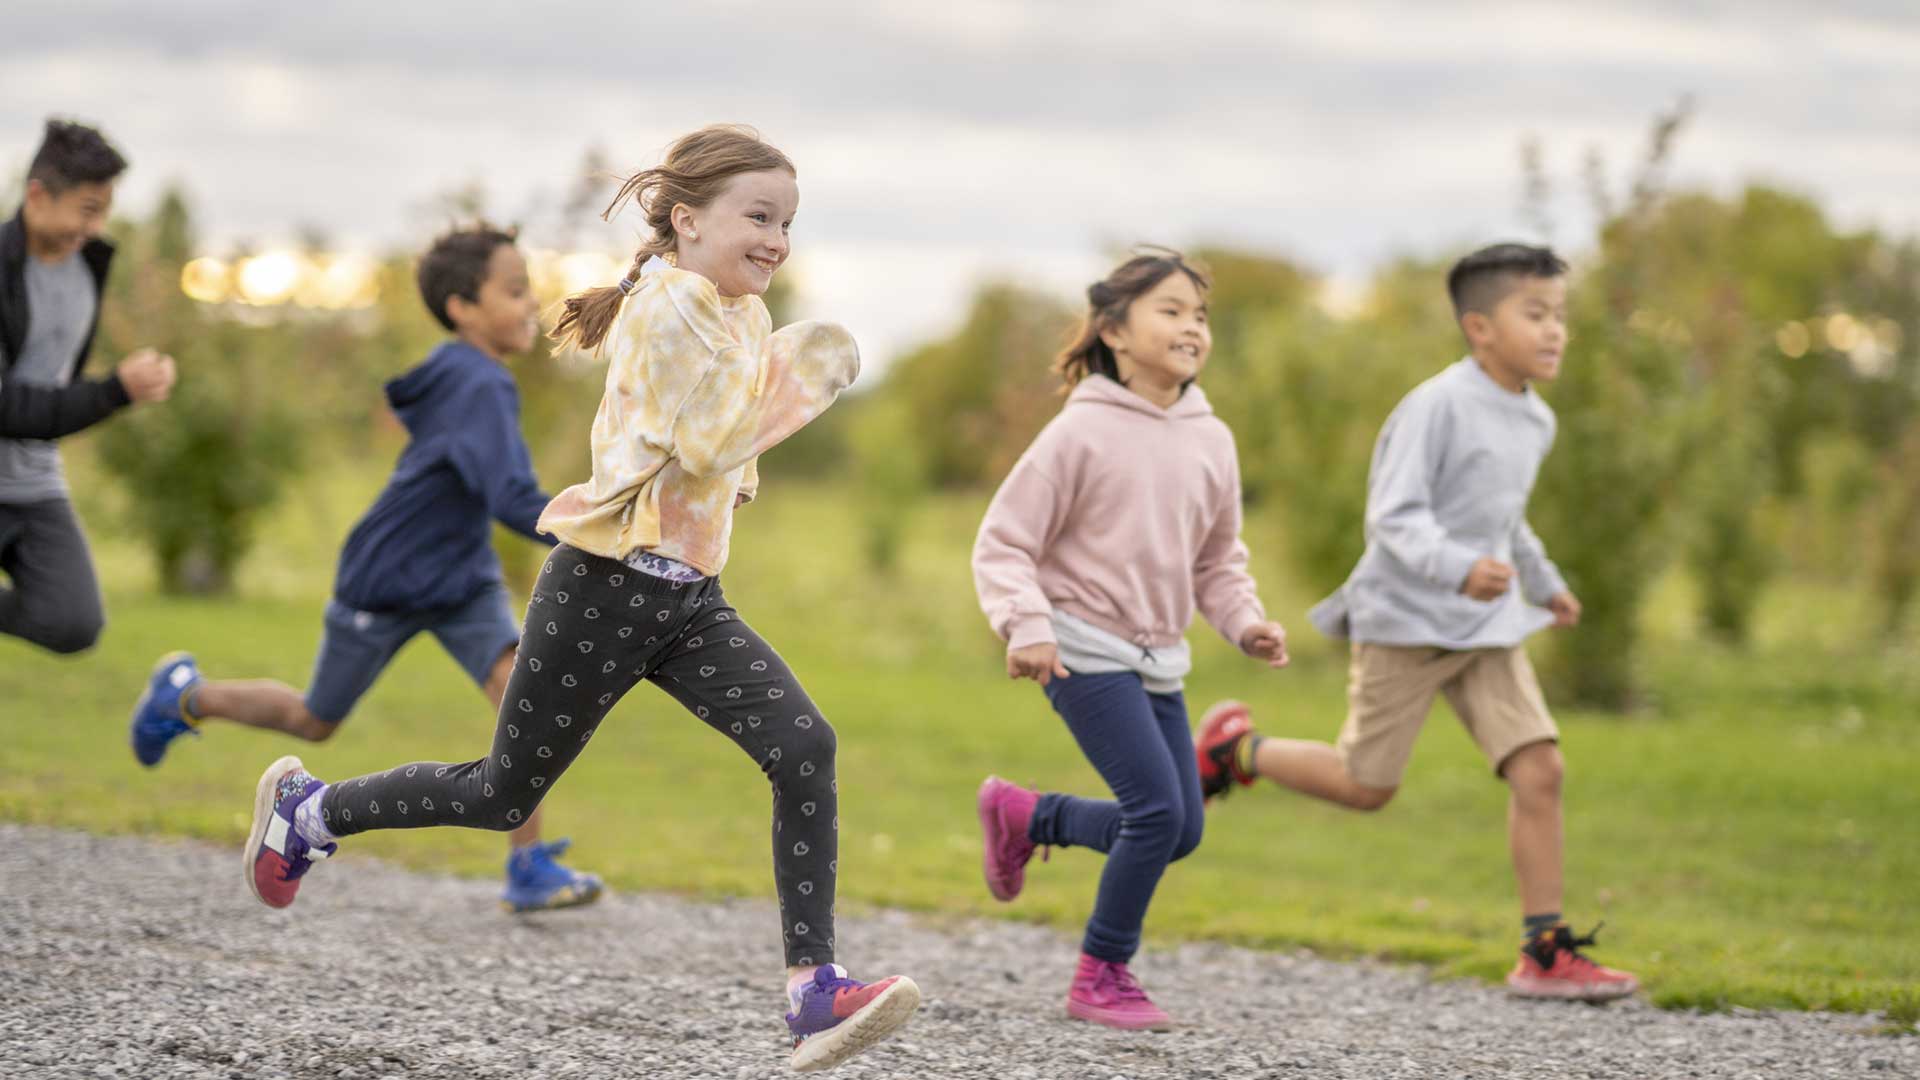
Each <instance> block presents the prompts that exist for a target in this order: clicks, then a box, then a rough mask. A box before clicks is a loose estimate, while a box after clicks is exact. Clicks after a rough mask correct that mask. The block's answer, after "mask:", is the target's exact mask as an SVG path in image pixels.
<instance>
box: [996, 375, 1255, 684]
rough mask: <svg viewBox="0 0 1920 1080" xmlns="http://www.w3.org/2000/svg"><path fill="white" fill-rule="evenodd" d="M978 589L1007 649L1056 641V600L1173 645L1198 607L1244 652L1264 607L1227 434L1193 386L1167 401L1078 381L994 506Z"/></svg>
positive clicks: (1105, 383) (1096, 621)
mask: <svg viewBox="0 0 1920 1080" xmlns="http://www.w3.org/2000/svg"><path fill="white" fill-rule="evenodd" d="M973 584H974V589H975V591H976V592H978V593H979V595H980V607H981V610H983V611H985V612H986V615H987V621H988V622H990V623H991V624H992V625H993V629H994V632H995V633H997V634H999V635H1000V636H1001V637H1003V638H1005V639H1006V640H1007V647H1008V648H1009V649H1017V648H1021V647H1022V646H1026V645H1033V644H1037V643H1040V642H1050V641H1052V640H1054V636H1053V624H1052V618H1051V616H1052V612H1053V609H1055V608H1059V609H1060V610H1062V611H1064V612H1066V613H1067V614H1069V615H1074V616H1076V617H1078V618H1081V619H1084V620H1086V621H1087V622H1090V623H1092V624H1093V625H1095V626H1097V627H1100V628H1101V629H1103V630H1106V631H1108V632H1110V633H1114V634H1118V635H1120V636H1121V637H1124V638H1126V639H1127V640H1129V641H1132V642H1133V643H1134V644H1136V645H1140V646H1142V647H1146V648H1155V647H1165V646H1168V645H1172V644H1173V643H1174V642H1176V641H1179V640H1180V639H1181V638H1182V637H1184V636H1185V635H1186V631H1187V626H1188V624H1189V623H1191V622H1192V621H1193V609H1194V606H1195V605H1196V604H1198V606H1199V608H1200V613H1201V614H1202V615H1204V616H1206V619H1207V621H1208V622H1210V623H1212V624H1213V626H1214V628H1215V629H1217V630H1219V631H1220V633H1221V634H1222V635H1223V636H1225V637H1226V639H1227V640H1228V641H1229V642H1231V643H1233V644H1234V645H1235V646H1236V647H1238V646H1239V644H1240V636H1241V635H1242V634H1243V633H1245V632H1246V629H1247V627H1249V626H1251V625H1253V624H1254V623H1256V622H1259V621H1260V620H1262V619H1264V618H1266V613H1265V611H1264V610H1263V609H1262V608H1261V606H1260V599H1259V597H1258V596H1257V595H1256V594H1255V590H1254V583H1253V578H1252V577H1251V576H1249V575H1248V574H1247V546H1246V545H1245V544H1244V543H1242V542H1241V541H1240V460H1239V457H1238V455H1236V454H1235V452H1234V448H1233V432H1231V431H1229V430H1228V429H1227V425H1226V424H1225V423H1223V422H1221V420H1220V418H1219V417H1216V416H1214V415H1213V407H1212V406H1211V405H1209V404H1207V397H1206V395H1205V394H1203V393H1201V392H1200V388H1199V387H1198V386H1190V387H1188V388H1187V391H1186V393H1184V394H1182V395H1180V399H1179V400H1178V401H1176V402H1174V403H1173V407H1172V408H1170V409H1162V408H1160V407H1159V406H1156V405H1154V404H1153V403H1151V402H1149V401H1147V400H1146V399H1145V398H1142V397H1141V396H1139V395H1138V394H1135V393H1134V392H1132V391H1131V390H1128V389H1127V388H1126V387H1123V386H1121V385H1120V384H1119V383H1116V382H1114V381H1113V380H1111V379H1108V378H1106V377H1105V376H1100V375H1095V376H1090V377H1088V378H1086V379H1083V380H1081V382H1080V384H1079V385H1078V386H1076V387H1074V388H1073V393H1072V394H1071V395H1069V396H1068V398H1067V404H1066V406H1065V407H1064V408H1062V409H1061V410H1060V415H1058V416H1056V417H1054V418H1053V421H1052V422H1051V423H1049V424H1048V425H1047V426H1046V428H1045V429H1044V430H1042V431H1041V432H1040V435H1039V437H1038V438H1036V439H1034V440H1033V445H1032V446H1029V447H1028V448H1027V452H1026V453H1025V454H1023V455H1021V457H1020V460H1019V461H1018V462H1016V463H1015V464H1014V466H1013V471H1012V472H1010V473H1008V474H1007V479H1006V481H1005V482H1004V483H1002V484H1001V485H1000V490H999V491H998V492H997V493H995V495H994V497H993V503H992V505H990V506H989V507H988V508H987V516H986V520H984V521H982V522H981V523H980V534H979V536H978V537H977V538H975V540H974V543H973Z"/></svg>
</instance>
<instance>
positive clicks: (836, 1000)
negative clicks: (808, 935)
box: [787, 964, 920, 1072]
mask: <svg viewBox="0 0 1920 1080" xmlns="http://www.w3.org/2000/svg"><path fill="white" fill-rule="evenodd" d="M919 1007H920V987H919V986H917V985H916V984H915V983H914V981H913V980H912V979H909V978H907V977H906V976H905V975H889V976H887V977H886V978H884V979H881V980H880V981H879V982H871V983H863V982H856V981H855V980H854V979H852V978H851V977H849V976H848V975H847V969H846V968H843V967H841V966H840V965H839V964H823V965H821V966H820V967H819V968H816V969H815V970H814V973H813V979H812V981H811V982H808V983H807V984H806V985H805V986H803V987H802V988H801V990H800V996H799V1005H798V1007H797V1008H796V1009H795V1010H794V1011H793V1012H790V1013H788V1014H787V1030H789V1031H791V1032H792V1033H793V1059H792V1061H791V1062H790V1064H791V1065H792V1066H793V1070H794V1071H795V1072H812V1071H814V1070H816V1069H831V1068H833V1067H834V1066H836V1065H839V1064H840V1063H841V1062H844V1061H846V1060H847V1059H848V1058H850V1057H852V1056H854V1055H855V1054H858V1053H860V1052H861V1051H863V1050H865V1049H866V1048H868V1047H869V1046H872V1045H873V1044H874V1043H877V1042H879V1041H880V1040H881V1039H884V1038H886V1037H887V1036H888V1035H891V1034H893V1033H894V1032H896V1031H898V1030H900V1029H901V1028H902V1027H904V1026H906V1023H907V1021H908V1020H911V1019H912V1018H913V1011H914V1010H915V1009H917V1008H919Z"/></svg>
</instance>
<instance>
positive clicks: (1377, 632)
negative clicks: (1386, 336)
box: [1308, 357, 1567, 649]
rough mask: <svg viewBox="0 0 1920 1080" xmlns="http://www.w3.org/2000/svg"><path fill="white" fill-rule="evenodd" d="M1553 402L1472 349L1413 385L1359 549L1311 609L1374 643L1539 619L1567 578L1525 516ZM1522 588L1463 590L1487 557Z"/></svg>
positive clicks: (1482, 641)
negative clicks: (1486, 366)
mask: <svg viewBox="0 0 1920 1080" xmlns="http://www.w3.org/2000/svg"><path fill="white" fill-rule="evenodd" d="M1553 436H1554V419H1553V410H1552V409H1550V408H1548V407H1547V403H1546V402H1544V401H1542V400H1540V395H1538V394H1536V393H1534V392H1533V390H1532V389H1531V388H1529V389H1527V390H1525V391H1522V392H1520V393H1517V394H1516V393H1514V392H1513V391H1511V390H1508V389H1506V388H1504V387H1502V386H1501V385H1500V384H1499V383H1496V382H1494V381H1493V379H1492V378H1491V377H1489V376H1488V375H1487V373H1486V372H1485V371H1483V370H1481V368H1480V365H1479V364H1478V363H1476V362H1475V361H1474V360H1473V359H1472V358H1471V357H1469V358H1467V359H1464V360H1461V361H1460V362H1458V363H1456V364H1453V365H1451V366H1449V367H1448V368H1447V369H1446V370H1444V371H1442V372H1440V373H1439V374H1437V375H1435V376H1434V377H1432V378H1430V379H1428V380H1427V381H1426V382H1423V383H1421V384H1420V385H1419V386H1417V387H1414V389H1413V391H1412V392H1411V393H1409V394H1408V395H1407V396H1406V397H1404V398H1402V399H1401V401H1400V404H1399V406H1398V407H1396V408H1395V409H1394V410H1393V414H1392V415H1391V416H1389V417H1387V422H1386V425H1385V426H1384V427H1382V428H1381V429H1380V438H1379V441H1378V442H1376V443H1375V444H1374V448H1373V465H1372V468H1371V471H1370V472H1369V474H1368V478H1367V549H1366V552H1365V554H1363V555H1361V556H1360V562H1359V565H1357V566H1355V567H1354V570H1353V574H1352V576H1350V577H1348V578H1347V582H1346V584H1345V585H1342V586H1341V587H1340V588H1339V590H1338V591H1336V592H1335V593H1334V594H1333V595H1332V596H1329V597H1327V598H1326V599H1325V600H1323V601H1321V602H1320V603H1319V604H1318V605H1317V606H1316V607H1315V608H1314V609H1313V610H1312V611H1311V612H1310V613H1309V614H1308V617H1309V618H1310V619H1312V620H1313V625H1315V626H1317V627H1319V628H1320V630H1321V632H1323V633H1325V634H1328V635H1330V636H1332V637H1344V638H1350V639H1352V640H1354V641H1360V642H1369V643H1374V644H1381V645H1433V646H1438V647H1441V648H1446V649H1481V648H1496V647H1505V646H1510V645H1518V644H1519V643H1520V642H1521V641H1522V640H1524V639H1525V638H1526V636H1527V635H1528V634H1531V633H1533V632H1534V631H1535V630H1539V629H1541V628H1542V627H1544V626H1547V625H1548V624H1550V623H1551V622H1552V621H1553V616H1552V615H1551V614H1550V613H1549V612H1547V611H1546V610H1545V608H1544V607H1542V606H1541V605H1544V604H1545V603H1546V602H1547V601H1548V600H1549V599H1551V598H1552V597H1553V596H1554V595H1555V594H1557V593H1560V592H1562V591H1564V590H1565V589H1566V587H1567V584H1566V580H1565V579H1564V578H1562V577H1561V576H1560V570H1559V568H1558V567H1556V566H1554V565H1553V562H1552V560H1550V559H1548V558H1547V552H1546V548H1545V547H1543V546H1542V545H1541V543H1540V538H1539V537H1538V536H1535V535H1534V532H1533V529H1532V528H1530V527H1529V526H1528V525H1527V516H1526V515H1527V497H1528V496H1529V495H1530V494H1532V492H1533V482H1534V478H1535V477H1536V476H1537V475H1538V474H1539V472H1540V463H1541V461H1543V460H1544V459H1545V458H1546V456H1547V451H1548V450H1549V449H1551V448H1552V446H1553ZM1489 555H1490V556H1492V557H1493V558H1496V559H1499V560H1501V561H1502V562H1506V563H1510V564H1511V565H1512V566H1513V567H1514V569H1515V571H1516V572H1517V574H1516V576H1517V582H1516V583H1517V584H1518V586H1519V587H1518V588H1516V589H1509V590H1508V591H1507V593H1506V595H1504V596H1502V597H1500V598H1499V599H1498V600H1494V601H1491V602H1487V601H1480V600H1474V599H1472V598H1470V597H1468V596H1466V595H1465V594H1464V593H1462V592H1461V591H1460V586H1461V585H1463V584H1465V582H1466V580H1467V572H1468V571H1469V570H1471V569H1473V564H1474V563H1475V562H1477V561H1479V560H1480V559H1481V558H1482V557H1484V556H1489Z"/></svg>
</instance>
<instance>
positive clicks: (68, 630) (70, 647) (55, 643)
mask: <svg viewBox="0 0 1920 1080" xmlns="http://www.w3.org/2000/svg"><path fill="white" fill-rule="evenodd" d="M104 629H106V624H105V622H103V621H102V620H99V619H80V620H74V621H68V622H58V623H53V624H51V625H49V626H47V627H46V628H45V629H43V630H41V631H39V632H37V633H35V634H33V635H32V637H31V638H30V640H32V641H33V642H34V643H35V644H37V645H39V646H41V647H42V648H44V649H46V650H47V651H49V652H54V653H59V654H60V655H62V656H72V655H73V654H75V653H83V652H86V651H87V650H88V649H91V648H93V647H94V646H95V645H97V644H99V643H100V632H101V631H102V630H104Z"/></svg>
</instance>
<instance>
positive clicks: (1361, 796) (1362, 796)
mask: <svg viewBox="0 0 1920 1080" xmlns="http://www.w3.org/2000/svg"><path fill="white" fill-rule="evenodd" d="M1399 793H1400V789H1399V788H1398V787H1387V788H1378V787H1367V786H1366V785H1364V784H1355V785H1353V788H1352V790H1350V791H1348V792H1347V798H1346V803H1347V805H1348V806H1349V807H1351V808H1353V809H1355V810H1360V811H1364V812H1366V813H1372V812H1373V811H1375V810H1381V809H1385V808H1386V805H1387V804H1388V803H1390V802H1392V801H1393V797H1394V796H1395V795H1398V794H1399Z"/></svg>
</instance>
